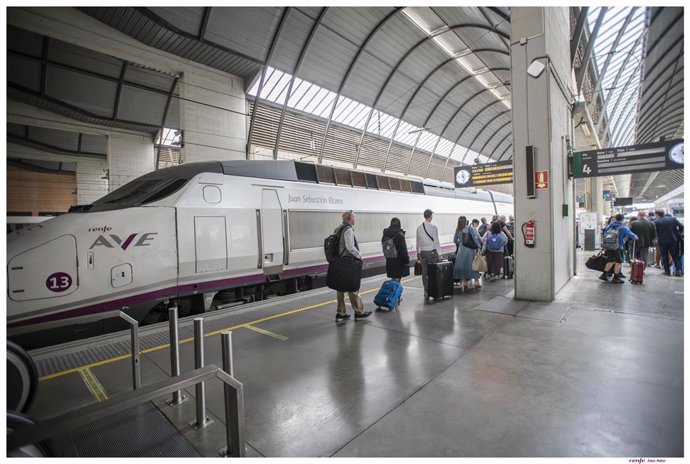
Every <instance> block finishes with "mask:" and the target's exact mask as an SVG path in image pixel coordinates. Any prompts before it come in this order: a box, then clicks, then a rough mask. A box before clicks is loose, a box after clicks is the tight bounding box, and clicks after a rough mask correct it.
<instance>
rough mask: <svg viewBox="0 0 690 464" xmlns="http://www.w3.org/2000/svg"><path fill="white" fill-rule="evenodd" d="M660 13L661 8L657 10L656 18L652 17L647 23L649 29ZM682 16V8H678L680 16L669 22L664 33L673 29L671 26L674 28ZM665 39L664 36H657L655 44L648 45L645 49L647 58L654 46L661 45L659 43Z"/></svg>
mask: <svg viewBox="0 0 690 464" xmlns="http://www.w3.org/2000/svg"><path fill="white" fill-rule="evenodd" d="M662 11H663V9H662V8H659V9H658V10H657V14H656V16H654V17H653V18H652V20H651V21H650V22H649V27H651V26H652V24H654V22H655V21H656V20H657V19H658V17H659V14H661V12H662ZM683 16H684V11H683V9H682V8H680V14H678V15H677V16H676V17H675V18H673V21H671V23H670V24H669V25H668V27H664V29H665V30H666V31H669V30H671V29H672V28H673V26H675V25H676V23H677V22H678V21H680V19H681V18H682V17H683ZM665 37H666V35H665V34H659V37H658V38H657V39H656V42H654V43H653V44H649V47H648V48H647V53H646V54H647V56H649V54H650V53H652V51H653V50H654V49H655V48H656V46H657V45H659V44H660V43H661V41H662V40H663V39H664V38H665Z"/></svg>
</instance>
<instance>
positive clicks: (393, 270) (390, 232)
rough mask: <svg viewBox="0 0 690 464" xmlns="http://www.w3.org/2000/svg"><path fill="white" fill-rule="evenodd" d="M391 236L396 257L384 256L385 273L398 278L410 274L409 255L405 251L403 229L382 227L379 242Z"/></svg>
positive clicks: (392, 277)
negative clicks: (381, 235) (396, 251)
mask: <svg viewBox="0 0 690 464" xmlns="http://www.w3.org/2000/svg"><path fill="white" fill-rule="evenodd" d="M391 237H392V238H393V243H395V247H396V249H397V250H398V257H397V258H386V275H387V276H388V277H390V278H391V279H400V278H402V277H407V276H408V275H410V255H409V254H408V253H407V245H406V243H405V231H404V230H402V229H398V228H392V227H391V228H388V229H383V237H381V243H383V242H384V240H386V239H388V238H391Z"/></svg>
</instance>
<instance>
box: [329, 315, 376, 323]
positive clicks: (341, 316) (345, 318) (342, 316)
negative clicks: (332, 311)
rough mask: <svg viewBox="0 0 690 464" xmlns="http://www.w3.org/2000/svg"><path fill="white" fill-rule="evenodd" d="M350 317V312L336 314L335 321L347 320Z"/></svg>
mask: <svg viewBox="0 0 690 464" xmlns="http://www.w3.org/2000/svg"><path fill="white" fill-rule="evenodd" d="M370 314H371V313H370ZM348 319H350V315H349V314H336V315H335V322H340V321H346V320H348Z"/></svg>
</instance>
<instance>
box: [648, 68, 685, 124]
mask: <svg viewBox="0 0 690 464" xmlns="http://www.w3.org/2000/svg"><path fill="white" fill-rule="evenodd" d="M684 70H685V68H683V69H680V70H678V71H677V72H678V73H679V74H680V75H681V76H682V73H683V72H684ZM676 77H678V75H673V74H671V75H669V76H668V77H667V78H666V79H665V80H664V81H659V80H656V81H655V82H654V84H657V83H658V84H659V86H658V88H657V89H656V90H655V91H654V93H653V94H652V98H647V97H645V99H644V101H643V100H642V99H640V114H641V115H642V119H641V121H644V120H645V119H649V114H651V113H652V112H654V110H655V109H656V107H657V106H659V105H660V104H661V101H660V100H659V99H658V98H653V96H655V95H656V93H657V92H660V91H661V89H662V88H663V87H664V85H666V84H669V83H670V85H671V87H670V89H669V91H671V90H674V89H676V87H678V86H681V87H682V86H683V85H684V82H683V80H682V79H680V80H676V81H675V82H674V80H675V79H676ZM681 94H682V91H681ZM650 105H651V106H650Z"/></svg>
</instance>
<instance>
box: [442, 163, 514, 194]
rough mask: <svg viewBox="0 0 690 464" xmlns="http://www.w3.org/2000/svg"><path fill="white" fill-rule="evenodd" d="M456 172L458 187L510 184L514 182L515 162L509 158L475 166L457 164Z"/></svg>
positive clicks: (456, 185) (456, 184)
mask: <svg viewBox="0 0 690 464" xmlns="http://www.w3.org/2000/svg"><path fill="white" fill-rule="evenodd" d="M454 173H455V176H454V178H455V187H456V188H460V187H483V186H485V185H495V184H510V183H511V182H513V162H512V161H511V160H508V161H499V162H497V163H486V164H475V165H474V166H456V167H455V171H454Z"/></svg>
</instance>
